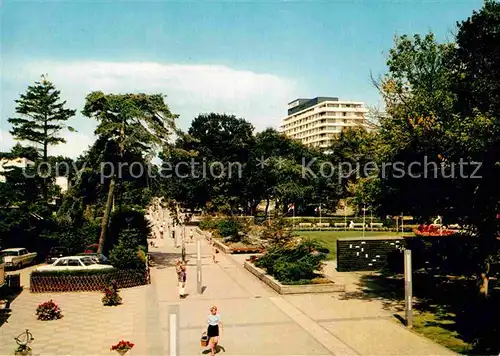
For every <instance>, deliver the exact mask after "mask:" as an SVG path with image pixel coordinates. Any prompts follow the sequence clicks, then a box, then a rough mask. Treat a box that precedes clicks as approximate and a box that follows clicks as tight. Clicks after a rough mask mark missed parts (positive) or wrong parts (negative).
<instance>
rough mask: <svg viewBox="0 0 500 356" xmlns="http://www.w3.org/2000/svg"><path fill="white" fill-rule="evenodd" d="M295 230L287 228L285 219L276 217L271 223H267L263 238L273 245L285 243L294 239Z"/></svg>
mask: <svg viewBox="0 0 500 356" xmlns="http://www.w3.org/2000/svg"><path fill="white" fill-rule="evenodd" d="M293 237H294V234H293V231H292V230H290V229H287V228H286V222H285V221H284V220H283V219H274V220H273V221H272V223H271V224H266V227H265V229H264V231H262V234H261V239H262V240H265V241H266V242H267V243H269V244H271V245H281V246H282V245H285V244H287V243H289V242H290V241H292V240H293Z"/></svg>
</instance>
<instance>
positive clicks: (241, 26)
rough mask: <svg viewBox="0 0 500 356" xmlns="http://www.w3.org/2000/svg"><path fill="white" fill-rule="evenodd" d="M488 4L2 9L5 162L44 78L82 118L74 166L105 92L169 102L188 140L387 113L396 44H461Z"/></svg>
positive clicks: (64, 148)
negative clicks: (412, 40) (301, 115)
mask: <svg viewBox="0 0 500 356" xmlns="http://www.w3.org/2000/svg"><path fill="white" fill-rule="evenodd" d="M482 3H483V1H475V0H470V1H444V0H441V1H381V0H369V1H368V0H365V1H335V0H331V1H307V0H301V1H258V0H254V1H201V0H200V1H160V0H158V1H139V0H136V1H126V0H122V1H114V0H108V1H99V0H93V1H92V0H87V1H76V0H75V1H43V2H42V1H14V0H3V3H2V2H1V0H0V4H1V5H0V15H1V42H0V45H1V56H2V58H1V72H0V84H1V86H0V89H1V108H0V120H1V121H0V151H6V150H9V149H10V147H12V146H13V145H14V144H15V140H14V138H13V137H12V136H11V135H10V134H9V132H8V131H9V130H10V125H9V123H8V122H7V119H8V118H9V117H13V116H15V102H14V101H15V100H16V99H18V98H19V95H20V94H21V93H23V92H25V90H26V88H27V86H28V85H32V84H33V83H34V82H35V81H37V80H39V79H40V75H41V74H48V79H49V80H50V81H52V82H53V83H54V85H55V86H56V87H57V88H58V89H59V90H61V97H62V99H64V100H67V106H68V107H69V108H72V109H76V110H78V113H77V115H76V116H75V117H74V118H72V119H71V120H70V122H69V124H70V125H71V126H73V127H75V128H76V129H77V132H75V133H69V132H64V133H62V134H61V136H62V137H65V138H66V139H67V143H66V144H63V145H58V146H55V147H52V148H50V150H49V154H51V155H65V156H70V157H73V158H74V157H77V156H78V155H79V154H81V153H82V152H83V151H84V150H85V149H86V148H88V146H89V145H91V144H92V143H93V141H94V135H93V132H94V129H95V125H96V122H95V121H94V120H93V119H89V118H86V117H83V116H82V115H81V113H80V111H81V109H82V107H83V104H84V102H85V96H86V95H87V94H88V93H90V92H92V91H94V90H101V91H103V92H105V93H129V92H145V93H162V94H164V95H166V96H167V97H166V99H165V100H166V103H167V104H168V105H169V107H170V110H171V111H172V112H173V113H176V114H179V115H180V117H179V119H178V123H177V124H178V126H179V127H180V128H181V129H183V130H187V129H188V128H189V125H190V123H191V121H192V120H193V118H195V117H196V116H197V115H198V114H200V113H208V112H219V113H227V114H234V115H236V116H237V117H242V118H245V119H247V120H248V121H250V122H251V123H252V124H253V125H254V127H255V129H256V130H257V131H261V130H263V129H265V128H267V127H277V126H278V125H279V123H280V120H281V119H282V118H283V117H285V116H286V110H287V103H288V102H290V101H292V100H294V99H296V98H298V97H301V98H304V97H305V98H307V97H311V98H313V97H316V96H334V97H339V98H340V99H346V100H355V101H364V102H365V103H366V104H367V105H370V106H373V107H379V108H380V107H381V105H382V104H381V101H380V98H379V95H378V93H377V91H376V89H375V88H374V87H373V85H372V84H371V81H370V73H372V74H373V75H374V76H375V77H377V76H380V75H383V74H384V73H385V72H386V66H385V61H386V58H387V53H388V51H389V49H390V48H391V46H392V44H393V40H394V36H395V35H402V34H415V33H420V34H425V33H427V32H428V31H432V32H434V34H435V35H436V36H437V38H438V39H439V40H443V41H444V40H452V39H453V32H454V30H455V28H456V22H457V21H460V20H465V19H466V18H467V17H468V16H470V15H471V14H472V11H473V10H475V9H479V8H480V7H481V6H482Z"/></svg>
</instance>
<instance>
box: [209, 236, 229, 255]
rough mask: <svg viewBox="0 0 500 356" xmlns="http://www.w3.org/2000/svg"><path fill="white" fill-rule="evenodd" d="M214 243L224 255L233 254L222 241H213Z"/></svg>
mask: <svg viewBox="0 0 500 356" xmlns="http://www.w3.org/2000/svg"><path fill="white" fill-rule="evenodd" d="M212 242H213V244H214V245H215V247H217V248H218V249H219V250H220V251H222V252H224V253H228V254H230V253H232V251H231V248H230V247H229V246H227V245H226V244H224V243H223V242H222V241H219V240H217V239H213V240H212Z"/></svg>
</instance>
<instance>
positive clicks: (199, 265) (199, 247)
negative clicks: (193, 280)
mask: <svg viewBox="0 0 500 356" xmlns="http://www.w3.org/2000/svg"><path fill="white" fill-rule="evenodd" d="M196 260H197V268H196V269H197V275H198V278H197V286H198V294H201V284H202V281H201V241H200V239H199V238H198V240H197V241H196Z"/></svg>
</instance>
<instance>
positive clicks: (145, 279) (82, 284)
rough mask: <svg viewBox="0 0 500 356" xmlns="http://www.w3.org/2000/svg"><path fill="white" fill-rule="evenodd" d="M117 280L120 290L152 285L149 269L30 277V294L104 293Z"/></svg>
mask: <svg viewBox="0 0 500 356" xmlns="http://www.w3.org/2000/svg"><path fill="white" fill-rule="evenodd" d="M111 280H115V281H116V283H117V285H118V288H130V287H137V286H141V285H145V284H150V283H151V279H150V275H149V268H148V269H146V270H144V271H129V270H120V271H117V272H116V273H110V274H103V275H90V276H67V275H66V276H64V275H62V276H33V275H31V276H30V292H31V293H46V292H83V291H85V292H89V291H102V290H103V289H104V287H106V286H107V285H109V282H110V281H111Z"/></svg>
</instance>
